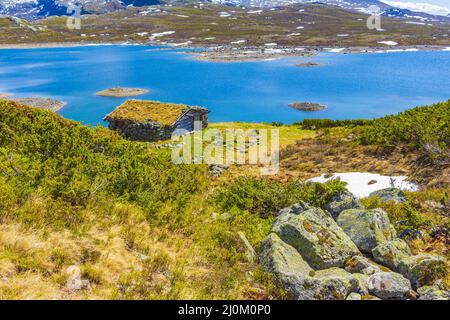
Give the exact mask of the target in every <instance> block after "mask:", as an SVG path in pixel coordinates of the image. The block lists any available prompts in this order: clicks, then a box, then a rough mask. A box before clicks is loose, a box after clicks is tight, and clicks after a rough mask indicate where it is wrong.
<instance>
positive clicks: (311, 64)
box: [295, 61, 320, 68]
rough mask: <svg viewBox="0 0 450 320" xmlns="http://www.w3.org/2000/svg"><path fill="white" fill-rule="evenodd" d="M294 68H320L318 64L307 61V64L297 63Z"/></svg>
mask: <svg viewBox="0 0 450 320" xmlns="http://www.w3.org/2000/svg"><path fill="white" fill-rule="evenodd" d="M295 66H296V67H300V68H304V67H318V66H320V64H319V63H317V62H311V61H308V62H302V63H298V64H296V65H295Z"/></svg>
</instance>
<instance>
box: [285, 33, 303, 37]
mask: <svg viewBox="0 0 450 320" xmlns="http://www.w3.org/2000/svg"><path fill="white" fill-rule="evenodd" d="M300 35H301V33H299V32H294V33H289V34H288V35H287V37H294V36H300Z"/></svg>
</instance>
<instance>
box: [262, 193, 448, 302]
mask: <svg viewBox="0 0 450 320" xmlns="http://www.w3.org/2000/svg"><path fill="white" fill-rule="evenodd" d="M342 199H345V200H342ZM326 208H327V210H326V211H325V210H322V209H320V208H315V207H311V206H309V205H308V204H306V203H303V202H301V203H298V204H295V205H293V206H291V207H288V208H285V209H282V210H281V211H280V212H279V215H278V217H277V218H276V219H275V220H274V223H273V225H272V229H271V232H270V234H269V235H268V236H267V237H266V238H265V239H264V240H263V242H262V245H261V248H260V251H259V261H260V263H261V264H262V266H263V267H264V269H265V270H266V271H267V272H270V273H272V274H273V275H274V277H275V280H276V283H277V285H279V286H281V287H282V288H283V289H284V290H285V291H286V292H287V295H288V298H290V299H300V300H327V299H333V300H334V299H339V300H343V299H347V300H374V299H375V300H377V299H417V298H419V299H449V298H450V293H449V292H448V291H445V290H443V288H442V285H441V282H442V279H444V278H445V277H446V276H447V263H446V259H445V258H444V257H440V256H436V255H431V254H420V255H412V253H411V249H410V248H409V246H408V244H407V243H406V242H405V241H404V240H402V239H399V238H397V235H396V232H395V230H394V228H393V226H392V225H391V224H390V221H389V218H388V215H387V213H386V212H385V211H384V210H382V209H372V210H367V209H364V208H363V206H362V204H361V203H360V202H359V201H357V200H356V199H354V197H353V196H352V195H351V194H350V193H348V192H344V193H343V194H340V195H336V196H335V197H334V198H333V200H332V202H331V203H329V204H328V205H327V206H326Z"/></svg>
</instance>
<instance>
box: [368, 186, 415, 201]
mask: <svg viewBox="0 0 450 320" xmlns="http://www.w3.org/2000/svg"><path fill="white" fill-rule="evenodd" d="M369 197H378V198H380V200H382V201H395V202H399V203H401V202H406V201H408V199H407V198H406V195H405V193H404V192H403V191H402V190H400V189H398V188H386V189H381V190H376V191H374V192H372V193H370V194H369Z"/></svg>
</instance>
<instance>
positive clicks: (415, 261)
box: [398, 254, 448, 288]
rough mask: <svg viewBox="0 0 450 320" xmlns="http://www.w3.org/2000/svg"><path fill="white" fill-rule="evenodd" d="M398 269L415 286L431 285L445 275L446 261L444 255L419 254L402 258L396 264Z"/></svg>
mask: <svg viewBox="0 0 450 320" xmlns="http://www.w3.org/2000/svg"><path fill="white" fill-rule="evenodd" d="M398 270H399V272H400V273H401V274H403V275H404V276H405V277H406V278H408V279H409V280H410V281H411V284H412V285H413V287H415V288H419V287H422V286H426V285H433V284H434V283H435V282H436V281H438V280H440V279H444V278H445V277H446V276H447V272H448V271H447V263H446V260H445V258H444V257H441V256H437V255H431V254H419V255H416V256H411V257H407V258H404V259H402V260H401V261H400V263H399V265H398Z"/></svg>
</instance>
